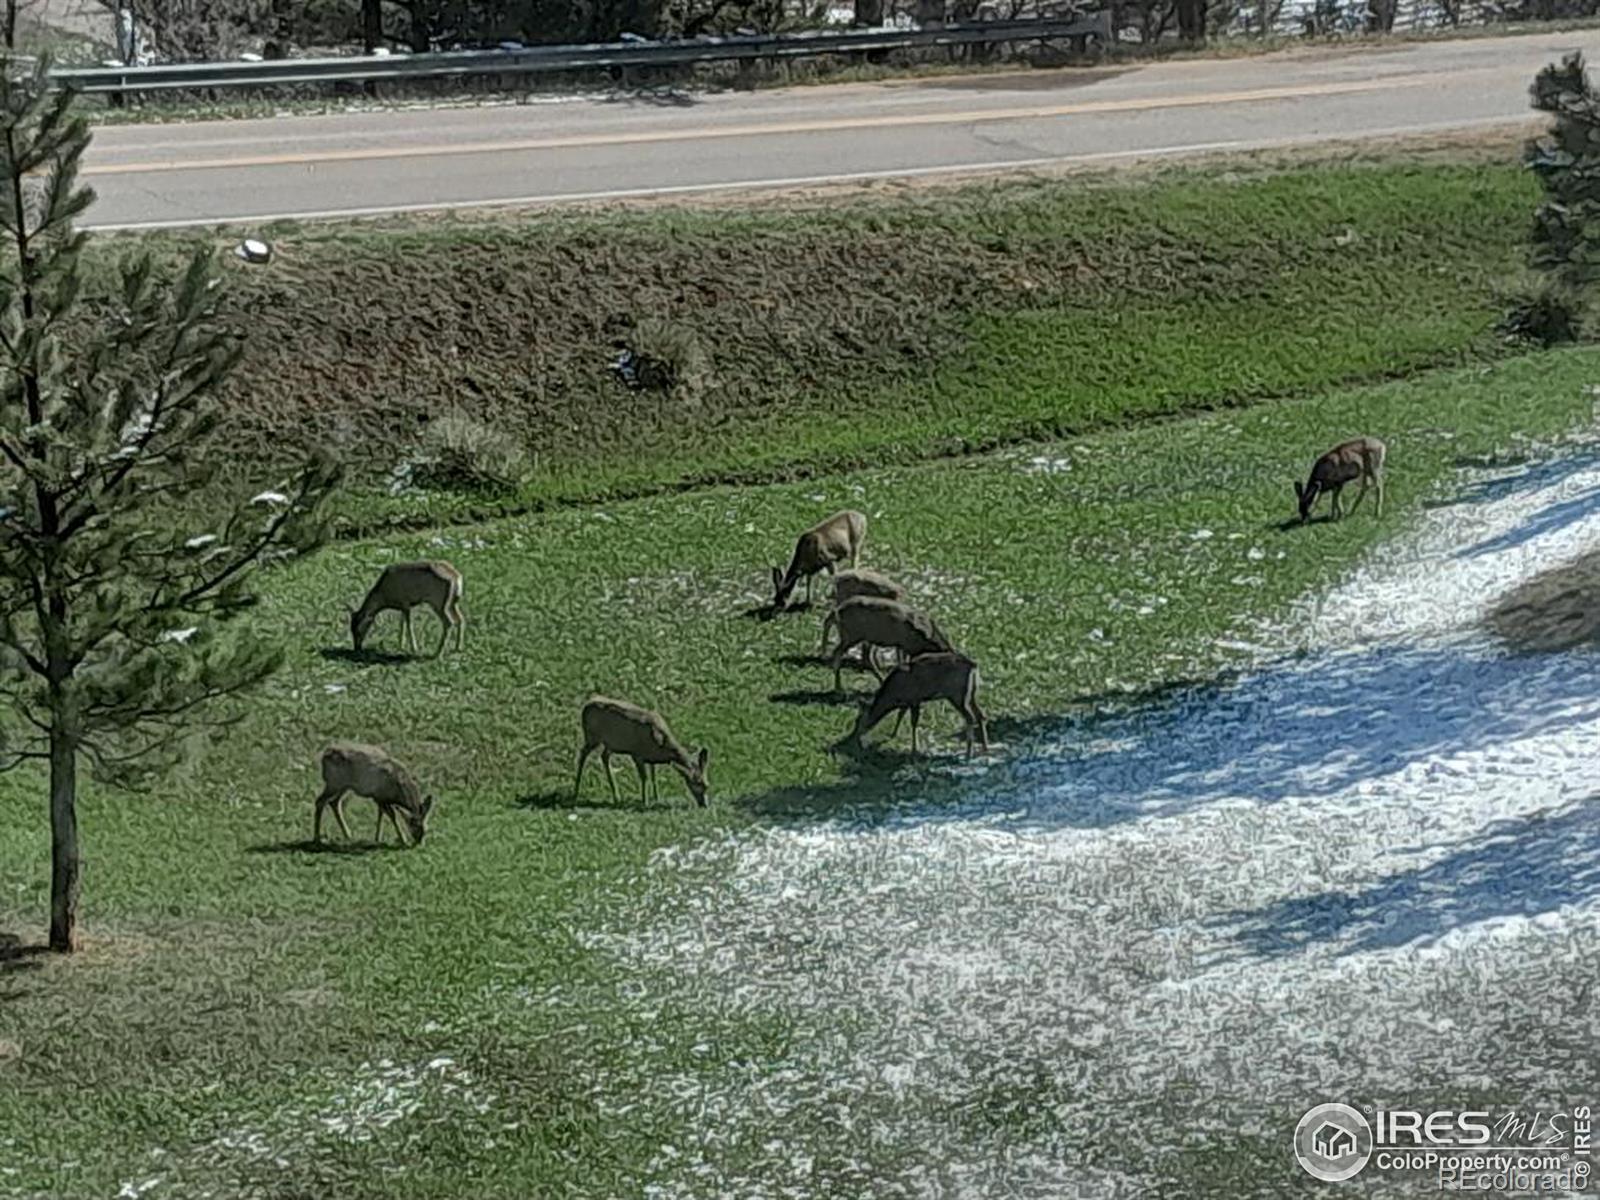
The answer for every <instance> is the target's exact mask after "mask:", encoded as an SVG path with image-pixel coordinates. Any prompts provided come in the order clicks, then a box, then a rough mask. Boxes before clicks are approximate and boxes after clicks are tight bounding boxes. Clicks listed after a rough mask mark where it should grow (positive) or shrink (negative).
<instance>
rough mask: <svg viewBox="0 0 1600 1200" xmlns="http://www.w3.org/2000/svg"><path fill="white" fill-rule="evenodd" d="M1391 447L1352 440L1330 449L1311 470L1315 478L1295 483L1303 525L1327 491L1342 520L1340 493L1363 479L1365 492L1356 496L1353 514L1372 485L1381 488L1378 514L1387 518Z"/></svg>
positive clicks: (1335, 516) (1369, 440)
mask: <svg viewBox="0 0 1600 1200" xmlns="http://www.w3.org/2000/svg"><path fill="white" fill-rule="evenodd" d="M1386 454H1387V448H1386V447H1385V446H1384V444H1383V443H1382V442H1380V441H1379V440H1378V439H1377V438H1375V437H1358V438H1351V439H1350V440H1349V441H1348V442H1340V443H1339V444H1338V445H1337V446H1335V447H1334V448H1333V449H1332V450H1329V451H1328V452H1327V453H1326V454H1324V455H1323V456H1322V457H1321V458H1319V459H1317V461H1316V462H1315V463H1314V464H1313V465H1312V467H1311V478H1310V480H1308V481H1307V482H1306V484H1305V486H1304V487H1302V486H1301V484H1300V481H1299V480H1298V479H1297V480H1295V483H1294V494H1295V496H1296V497H1297V498H1298V499H1299V501H1300V523H1301V524H1302V525H1303V524H1305V523H1306V522H1307V521H1309V520H1310V519H1311V506H1312V505H1314V504H1315V503H1316V502H1317V497H1318V496H1320V495H1321V494H1322V493H1323V492H1329V493H1330V494H1331V495H1332V497H1333V500H1332V507H1333V519H1334V520H1335V521H1337V520H1339V519H1340V518H1341V517H1342V516H1344V513H1343V512H1342V511H1341V509H1340V506H1339V493H1340V492H1341V491H1343V490H1344V485H1345V484H1347V483H1353V482H1354V481H1355V480H1357V479H1360V480H1361V491H1360V493H1359V494H1358V495H1357V496H1356V502H1355V504H1352V505H1351V506H1350V511H1351V512H1352V513H1353V512H1355V510H1356V508H1357V507H1358V506H1359V505H1360V504H1361V501H1362V499H1363V498H1365V496H1366V494H1367V484H1368V482H1371V483H1372V484H1374V485H1375V486H1376V487H1377V489H1378V509H1377V515H1378V516H1380V517H1381V516H1383V461H1384V457H1385V455H1386Z"/></svg>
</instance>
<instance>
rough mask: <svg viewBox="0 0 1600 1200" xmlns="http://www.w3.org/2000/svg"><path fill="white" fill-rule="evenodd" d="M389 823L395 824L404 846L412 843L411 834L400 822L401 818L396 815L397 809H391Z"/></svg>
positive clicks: (397, 834) (395, 829)
mask: <svg viewBox="0 0 1600 1200" xmlns="http://www.w3.org/2000/svg"><path fill="white" fill-rule="evenodd" d="M389 824H391V825H393V826H394V832H395V836H396V837H398V838H399V839H400V844H401V845H402V846H409V845H411V835H410V834H409V833H407V832H406V830H405V828H404V827H403V826H402V825H401V824H400V818H399V817H398V816H396V815H395V811H394V809H392V808H391V809H390V810H389Z"/></svg>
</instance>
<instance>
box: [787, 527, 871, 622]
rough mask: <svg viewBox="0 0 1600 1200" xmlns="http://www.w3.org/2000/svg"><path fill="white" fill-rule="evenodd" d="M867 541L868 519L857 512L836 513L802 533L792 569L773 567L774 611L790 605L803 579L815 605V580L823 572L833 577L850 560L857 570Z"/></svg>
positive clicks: (795, 551) (808, 597) (795, 550)
mask: <svg viewBox="0 0 1600 1200" xmlns="http://www.w3.org/2000/svg"><path fill="white" fill-rule="evenodd" d="M866 540H867V517H866V514H865V513H859V512H856V511H855V510H854V509H844V510H843V511H841V512H836V513H834V514H833V516H831V517H829V518H828V519H827V520H825V521H820V522H818V523H817V524H815V525H813V526H812V527H811V528H810V529H808V530H806V531H805V532H804V533H802V534H801V535H800V536H799V538H798V539H796V541H795V544H794V554H793V555H792V556H791V557H790V559H789V569H788V570H787V571H780V570H778V568H777V567H773V568H772V608H773V611H774V612H777V611H781V610H782V609H784V608H786V607H787V606H788V604H789V597H790V596H791V595H792V594H793V593H794V589H795V587H796V586H797V585H798V584H799V582H800V580H801V578H802V577H804V579H805V581H806V603H807V604H810V603H811V581H812V579H814V578H815V577H816V575H817V573H818V572H819V571H826V572H828V574H830V575H832V574H833V573H834V571H835V570H836V568H837V567H838V564H840V563H842V562H844V561H845V559H849V560H850V565H851V566H852V567H855V566H856V565H857V564H859V562H860V561H861V545H862V543H863V542H865V541H866Z"/></svg>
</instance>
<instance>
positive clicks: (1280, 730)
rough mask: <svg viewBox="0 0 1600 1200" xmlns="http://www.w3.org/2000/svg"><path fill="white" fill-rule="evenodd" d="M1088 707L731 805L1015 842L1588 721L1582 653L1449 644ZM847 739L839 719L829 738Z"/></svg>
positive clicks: (1352, 777) (1320, 792)
mask: <svg viewBox="0 0 1600 1200" xmlns="http://www.w3.org/2000/svg"><path fill="white" fill-rule="evenodd" d="M1090 699H1091V703H1093V711H1089V712H1079V713H1076V714H1058V715H1048V716H1039V717H1029V718H1026V719H1023V720H1016V721H1012V720H1007V719H1005V718H1003V717H1002V718H991V720H990V721H989V722H988V725H989V740H990V742H991V744H992V745H998V746H1001V747H1005V748H1006V749H1004V751H1003V752H997V753H996V754H994V755H992V756H991V757H989V758H987V759H976V760H973V761H972V762H970V763H969V762H965V761H964V760H963V759H961V758H951V759H940V761H941V762H950V763H953V764H955V765H954V766H952V767H949V768H943V767H941V768H940V769H938V770H933V771H926V772H922V771H919V772H911V773H910V776H909V777H906V773H904V772H901V773H900V774H899V775H897V774H896V773H895V771H894V769H893V768H892V767H890V768H889V769H888V770H887V773H885V772H884V771H883V770H881V769H876V768H873V767H871V766H870V764H868V763H866V762H863V761H859V760H853V759H851V758H849V757H841V758H840V760H839V761H840V762H841V764H842V772H841V773H842V774H843V775H844V778H842V779H841V780H839V781H838V782H835V783H831V784H828V785H823V786H820V787H818V786H811V787H800V788H788V789H782V790H779V791H776V792H772V793H767V794H764V795H759V796H755V797H751V798H749V799H748V800H746V801H745V802H744V804H745V806H746V807H747V808H749V809H750V810H751V811H752V813H755V814H760V815H765V816H771V817H775V818H783V817H786V816H812V817H816V816H827V817H830V818H838V817H845V818H849V819H856V820H867V819H877V818H879V817H883V816H886V815H895V816H896V817H897V818H898V817H900V816H901V815H906V816H908V818H909V819H912V820H915V821H917V822H919V823H920V822H942V821H950V820H972V819H979V818H984V817H991V816H993V815H995V814H996V813H1004V814H1005V815H1006V820H1007V823H1008V828H1011V829H1015V830H1018V831H1042V832H1048V831H1054V830H1060V829H1064V828H1076V829H1104V828H1111V827H1114V826H1117V825H1121V824H1125V823H1127V822H1131V821H1138V820H1149V819H1162V818H1170V817H1177V816H1181V815H1183V814H1185V813H1188V812H1192V811H1195V810H1197V809H1200V808H1204V807H1206V806H1209V805H1213V804H1217V803H1222V802H1240V801H1244V802H1248V803H1252V804H1258V805H1271V804H1275V803H1277V802H1279V801H1281V800H1283V799H1284V798H1285V797H1290V796H1296V797H1321V796H1331V795H1337V794H1339V793H1340V792H1343V791H1345V790H1346V789H1348V788H1350V787H1352V786H1354V784H1355V783H1357V782H1359V781H1361V780H1364V779H1373V778H1379V777H1384V776H1391V775H1393V774H1395V773H1397V772H1400V771H1403V770H1404V769H1406V768H1407V766H1408V765H1409V764H1412V763H1415V762H1419V761H1423V760H1426V759H1428V758H1430V757H1435V756H1440V757H1448V756H1449V755H1452V754H1456V753H1459V752H1461V751H1463V750H1465V749H1468V748H1471V747H1475V746H1482V745H1484V744H1487V743H1492V742H1496V741H1503V740H1506V739H1509V738H1521V737H1530V736H1536V735H1537V736H1550V735H1555V734H1559V733H1562V732H1564V731H1566V730H1571V729H1577V728H1586V727H1587V726H1588V725H1589V724H1590V723H1591V722H1593V721H1594V720H1595V719H1597V718H1600V694H1597V693H1596V692H1595V690H1594V688H1593V660H1592V658H1591V657H1590V656H1589V655H1586V654H1566V655H1547V656H1544V657H1542V658H1527V657H1523V656H1516V655H1507V654H1505V653H1503V652H1498V651H1493V650H1490V649H1485V648H1468V647H1462V646H1456V645H1449V646H1437V647H1434V646H1429V647H1419V646H1404V645H1402V646H1393V647H1384V648H1382V649H1378V650H1368V649H1355V650H1349V651H1344V652H1340V653H1338V654H1336V655H1322V656H1320V657H1316V658H1293V657H1287V658H1285V659H1283V660H1281V661H1279V662H1278V663H1276V664H1273V665H1272V666H1270V667H1268V668H1266V669H1261V670H1254V671H1251V672H1249V673H1247V674H1241V675H1239V676H1238V677H1237V678H1236V679H1234V680H1231V681H1229V680H1225V679H1222V678H1219V679H1217V680H1215V681H1211V682H1206V683H1203V684H1201V685H1200V686H1190V687H1185V688H1181V689H1180V690H1168V689H1162V688H1157V689H1151V690H1150V691H1149V692H1147V693H1146V694H1145V695H1143V696H1141V695H1140V694H1139V693H1132V694H1122V695H1117V694H1112V695H1111V696H1110V697H1108V698H1106V700H1107V702H1106V703H1104V704H1101V703H1098V702H1096V701H1097V698H1090ZM1141 699H1142V700H1146V701H1151V702H1155V703H1149V704H1146V705H1145V706H1142V707H1141V706H1140V703H1139V702H1140V700H1141ZM933 711H937V712H938V713H940V716H939V717H938V718H936V721H937V722H938V723H935V724H932V726H931V727H930V723H929V721H928V720H926V719H925V721H924V724H923V729H924V731H925V732H927V733H929V734H931V735H934V736H935V737H936V738H937V741H936V742H934V743H933V745H935V746H940V747H943V746H946V745H949V744H951V743H952V742H953V741H954V740H955V739H957V738H960V737H961V733H960V720H959V718H958V717H956V716H955V714H954V713H950V712H948V711H947V710H945V709H943V708H939V709H937V710H931V711H929V712H926V713H925V717H931V716H932V715H933ZM944 722H948V725H946V724H944ZM880 728H883V727H882V726H880ZM848 732H849V730H848V728H847V727H846V720H845V719H844V718H843V715H841V721H840V729H839V734H840V736H841V737H843V736H844V735H846V734H848ZM899 736H900V737H902V738H903V737H906V736H907V734H906V732H905V730H904V729H902V731H901V733H900V735H899ZM868 737H869V746H870V745H873V744H874V743H872V742H871V740H870V739H871V738H872V737H873V735H871V734H869V735H868ZM926 744H927V743H925V745H926ZM884 765H885V764H884V763H883V762H881V761H880V764H879V766H880V767H882V766H884Z"/></svg>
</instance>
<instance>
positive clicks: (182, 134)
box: [85, 31, 1600, 228]
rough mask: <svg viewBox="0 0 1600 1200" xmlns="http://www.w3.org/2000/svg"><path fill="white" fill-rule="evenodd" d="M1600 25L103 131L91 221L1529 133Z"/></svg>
mask: <svg viewBox="0 0 1600 1200" xmlns="http://www.w3.org/2000/svg"><path fill="white" fill-rule="evenodd" d="M1575 49H1577V50H1582V51H1583V52H1584V54H1585V57H1586V58H1592V57H1594V56H1595V54H1596V52H1597V51H1600V32H1596V31H1573V32H1566V33H1551V34H1538V35H1527V36H1521V37H1510V38H1495V39H1470V40H1462V41H1454V42H1434V43H1429V44H1411V45H1394V46H1387V47H1365V48H1360V49H1354V50H1350V51H1339V52H1330V51H1318V52H1306V51H1300V52H1289V53H1285V54H1278V55H1272V56H1267V57H1257V58H1243V59H1233V60H1209V61H1190V62H1179V63H1163V64H1156V65H1150V66H1142V67H1115V68H1104V69H1061V70H1050V71H1038V72H1030V73H1022V74H1004V75H988V76H981V77H978V76H967V77H958V78H946V79H937V80H914V81H912V80H907V81H897V82H893V83H885V84H852V85H843V86H836V87H806V88H793V89H786V90H782V91H769V92H757V93H731V94H718V95H706V96H698V97H693V98H689V97H680V98H678V99H677V100H675V101H657V100H644V99H635V98H629V99H613V100H604V99H593V100H591V99H583V100H565V101H550V102H536V103H525V104H517V105H498V106H484V107H471V108H466V107H459V108H436V109H413V110H405V111H384V112H369V113H348V114H340V115H333V116H291V117H282V118H275V119H269V120H252V121H207V122H195V123H186V124H167V125H126V126H111V127H106V128H103V129H101V130H99V131H98V132H97V133H96V135H95V140H94V145H93V147H92V148H91V150H90V153H89V156H88V160H87V163H86V167H85V174H86V175H87V176H88V182H89V183H91V184H92V185H93V186H94V188H95V190H96V191H97V192H98V193H99V196H100V200H99V203H97V204H96V205H95V206H94V208H93V209H91V210H90V212H89V214H88V216H89V218H90V219H89V220H88V221H87V222H85V224H86V225H88V226H89V227H91V228H139V227H159V226H178V225H194V224H211V223H230V224H231V223H236V222H237V223H243V224H246V225H248V224H249V223H250V222H252V221H260V220H266V219H270V218H283V217H302V218H310V217H332V216H355V215H372V214H378V213H386V212H397V211H405V210H410V209H444V208H464V207H476V206H486V205H495V204H509V205H533V204H547V203H553V202H560V201H570V200H578V199H602V198H613V197H616V198H620V197H627V196H640V195H652V194H669V193H675V192H696V191H702V190H720V189H730V188H748V187H759V186H773V185H778V186H786V185H801V184H815V183H823V182H829V181H842V180H850V179H870V178H881V177H890V176H911V175H922V174H935V173H942V172H950V171H974V170H992V169H995V168H1007V167H1023V166H1044V165H1048V164H1056V163H1063V162H1071V161H1092V160H1097V159H1099V160H1115V159H1117V158H1121V157H1135V156H1146V155H1152V154H1174V155H1175V154H1183V153H1191V152H1196V151H1204V150H1213V149H1228V148H1234V149H1245V148H1250V147H1258V146H1267V145H1277V144H1292V143H1299V142H1312V141H1318V140H1323V139H1329V138H1347V137H1353V136H1381V135H1388V134H1397V133H1405V132H1419V131H1426V130H1432V129H1447V128H1460V127H1470V126H1474V125H1490V124H1499V123H1502V122H1506V121H1513V120H1519V119H1532V118H1533V117H1534V116H1535V114H1532V113H1531V110H1530V108H1529V103H1528V85H1529V84H1530V82H1531V81H1532V78H1533V75H1534V73H1535V72H1536V71H1537V70H1538V69H1539V68H1540V67H1541V66H1543V65H1545V64H1546V63H1548V62H1551V61H1553V60H1555V59H1557V58H1559V57H1560V56H1561V55H1562V54H1564V53H1566V52H1568V51H1570V50H1575Z"/></svg>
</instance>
